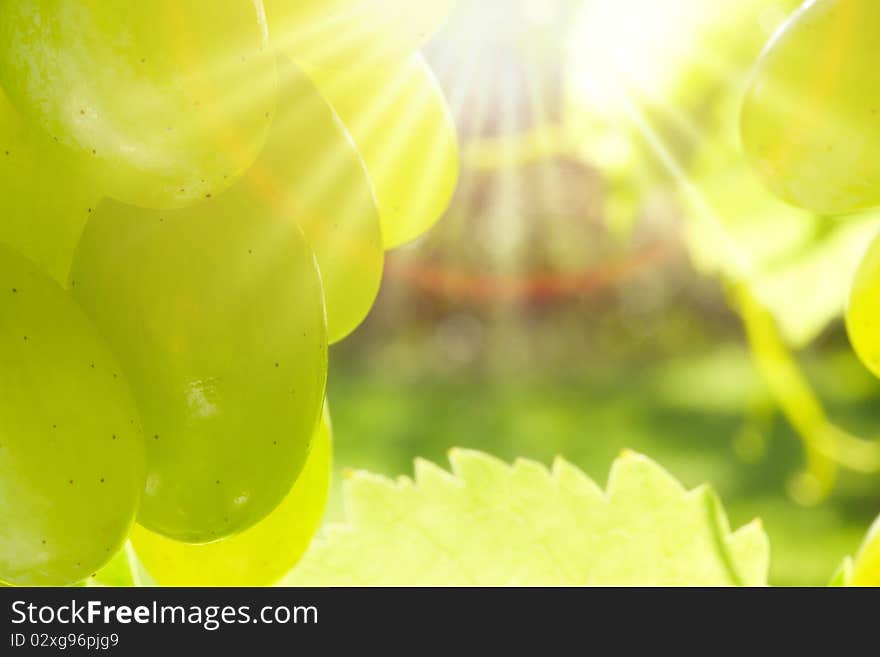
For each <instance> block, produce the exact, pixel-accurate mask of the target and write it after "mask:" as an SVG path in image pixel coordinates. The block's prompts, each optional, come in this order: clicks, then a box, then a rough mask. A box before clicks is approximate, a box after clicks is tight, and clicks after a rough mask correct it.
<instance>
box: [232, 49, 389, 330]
mask: <svg viewBox="0 0 880 657" xmlns="http://www.w3.org/2000/svg"><path fill="white" fill-rule="evenodd" d="M279 81H280V84H279V102H278V114H277V116H276V117H275V122H274V123H273V125H272V130H271V132H270V133H269V139H268V141H267V144H266V148H265V149H264V150H263V152H262V154H261V155H260V158H259V159H258V160H257V163H256V164H255V165H254V167H253V168H252V169H251V171H249V172H248V174H247V179H246V180H247V183H248V184H250V186H251V187H252V189H253V190H255V191H256V192H257V193H263V194H264V195H265V196H266V197H267V198H268V199H270V200H271V202H272V203H273V204H276V205H277V206H278V207H280V208H283V209H284V211H286V212H287V213H288V214H289V216H291V217H293V218H295V219H296V221H297V222H298V223H299V225H300V226H301V227H302V229H303V232H304V233H305V236H306V239H308V240H309V243H310V244H311V246H312V249H313V250H314V251H315V256H316V257H317V259H318V267H319V269H320V270H321V278H322V281H323V284H324V298H325V300H326V305H327V328H328V335H329V340H330V342H331V343H332V342H337V341H339V340H341V339H342V338H344V337H345V336H346V335H348V334H349V333H350V332H351V331H353V330H354V329H355V328H356V327H357V326H358V325H359V324H360V323H361V322H362V321H363V319H364V318H365V317H366V316H367V313H368V312H369V311H370V308H371V307H372V305H373V302H374V301H375V299H376V295H377V294H378V292H379V284H380V283H381V281H382V267H383V263H384V255H385V254H384V250H383V246H382V232H381V226H380V223H379V212H378V210H377V208H376V201H375V198H374V196H373V189H372V186H371V184H370V179H369V178H368V176H367V172H366V169H365V168H364V165H363V162H362V161H361V159H360V156H359V155H358V153H357V151H356V150H355V149H354V147H353V145H352V144H351V141H350V139H349V136H348V133H347V132H346V130H345V127H344V126H343V125H342V124H341V123H340V121H339V119H338V117H337V116H336V114H335V113H334V112H333V110H332V108H331V107H330V106H329V105H328V104H327V101H325V100H324V98H323V97H322V96H321V95H320V94H319V93H318V92H317V90H316V89H315V87H314V85H313V84H312V83H311V82H310V81H309V79H308V78H307V77H306V76H305V75H304V74H303V73H302V72H301V71H300V70H299V69H298V68H297V67H296V66H295V65H294V64H291V63H290V62H289V61H281V62H280V65H279Z"/></svg>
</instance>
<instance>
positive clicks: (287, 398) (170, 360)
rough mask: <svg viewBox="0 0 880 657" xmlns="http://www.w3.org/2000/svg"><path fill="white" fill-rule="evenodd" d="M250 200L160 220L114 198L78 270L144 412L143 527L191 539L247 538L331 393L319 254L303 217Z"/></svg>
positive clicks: (273, 502)
mask: <svg viewBox="0 0 880 657" xmlns="http://www.w3.org/2000/svg"><path fill="white" fill-rule="evenodd" d="M248 191H249V190H248V189H245V188H244V187H238V186H237V187H236V188H235V189H233V190H230V191H228V192H226V193H225V194H223V195H221V196H220V197H218V198H216V199H211V200H210V201H208V202H206V203H202V204H199V205H197V206H193V207H190V208H185V209H177V210H169V211H164V212H161V211H155V210H143V209H138V208H133V207H131V206H126V205H123V204H121V203H118V202H115V201H104V202H102V204H101V205H100V206H99V207H98V209H97V210H96V212H95V213H94V216H93V217H92V219H91V221H90V222H89V224H88V226H87V227H86V230H85V233H84V235H83V240H82V242H81V243H80V246H79V249H78V250H77V253H76V256H75V258H74V264H73V269H72V273H71V280H70V289H71V291H72V293H73V294H74V296H75V297H76V298H77V299H78V300H79V301H80V303H81V304H82V305H83V307H84V308H85V310H86V312H87V314H89V316H90V317H91V318H92V319H93V321H94V322H95V324H96V325H97V326H98V327H99V329H100V330H101V331H102V332H103V334H104V335H105V336H106V337H107V339H108V341H109V342H110V344H111V346H112V347H113V348H114V350H115V351H116V353H117V354H118V355H119V358H120V360H121V361H122V364H123V366H124V368H125V371H126V374H127V376H128V380H129V382H130V384H131V386H132V390H133V392H134V396H135V399H136V401H137V403H138V406H139V408H140V411H141V417H142V419H143V424H144V433H145V438H146V445H147V480H146V488H145V495H144V499H143V501H142V506H141V510H140V513H139V515H138V522H139V523H140V524H142V525H144V526H146V527H147V528H149V529H151V530H152V531H155V532H158V533H160V534H163V535H165V536H169V537H171V538H175V539H177V540H183V541H187V542H193V543H201V542H208V541H212V540H216V539H220V538H223V537H224V536H229V535H231V534H235V533H237V532H240V531H242V530H244V529H247V528H248V527H250V526H251V525H254V524H255V523H256V522H258V521H259V520H261V519H262V518H263V517H265V516H266V515H268V514H269V512H270V511H272V509H274V508H275V506H277V505H278V503H279V502H280V501H281V500H282V499H283V498H284V496H285V495H286V494H287V492H288V491H289V490H290V487H291V485H292V484H293V482H294V480H295V479H296V477H297V475H298V474H299V471H300V469H301V468H302V465H303V463H304V462H305V458H306V454H307V452H308V445H309V441H310V440H311V436H312V433H313V431H314V428H315V426H316V423H317V421H318V416H319V413H320V410H321V404H322V400H323V398H324V385H325V382H326V374H327V328H326V319H325V311H324V300H323V293H322V289H321V281H320V276H319V273H318V269H317V266H316V263H315V258H314V255H313V253H312V251H311V249H310V248H309V246H308V244H307V243H306V240H305V238H304V237H303V235H302V233H301V231H300V229H299V227H298V226H297V225H296V223H295V222H293V221H291V220H289V218H288V217H287V216H286V215H285V214H284V213H283V212H278V211H276V210H275V209H274V208H272V207H271V206H270V205H267V204H266V203H265V202H264V201H263V199H262V198H260V197H258V196H256V195H254V194H250V193H247V192H248Z"/></svg>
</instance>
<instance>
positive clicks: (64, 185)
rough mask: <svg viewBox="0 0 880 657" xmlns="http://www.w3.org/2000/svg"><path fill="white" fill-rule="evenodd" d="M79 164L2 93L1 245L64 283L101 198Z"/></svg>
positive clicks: (0, 163)
mask: <svg viewBox="0 0 880 657" xmlns="http://www.w3.org/2000/svg"><path fill="white" fill-rule="evenodd" d="M81 164H82V163H81V162H80V161H79V160H78V159H77V158H75V157H73V156H71V155H70V154H69V153H67V152H66V151H65V149H63V148H62V147H60V146H58V145H57V144H54V143H52V142H51V141H50V140H48V139H46V138H45V137H44V136H43V135H41V134H39V132H38V131H35V130H33V129H31V127H30V126H28V125H26V124H25V123H24V122H23V121H22V119H21V118H20V117H19V115H18V113H17V112H16V111H15V109H14V108H13V107H12V105H10V103H9V100H8V99H7V98H6V96H5V95H4V94H3V92H2V90H0V242H3V243H5V244H8V245H9V246H11V247H13V248H14V249H15V250H16V251H18V252H19V253H22V254H24V255H26V256H27V257H28V258H30V259H31V260H33V261H34V262H35V263H37V264H38V265H39V266H40V267H41V268H42V269H43V270H44V271H45V272H47V273H48V274H49V275H51V276H52V277H53V278H54V279H55V280H56V281H58V282H59V283H62V284H64V283H66V281H67V273H68V271H69V269H70V261H71V259H72V258H73V252H74V250H75V249H76V244H77V242H78V241H79V237H80V235H81V234H82V230H83V227H84V226H85V224H86V221H87V220H88V216H89V213H90V212H91V211H92V209H93V208H94V207H95V206H96V205H97V203H98V200H99V198H100V194H99V192H98V191H97V190H96V189H95V188H94V186H93V185H92V184H91V183H90V181H89V179H88V176H87V175H86V174H85V173H83V169H82V166H81Z"/></svg>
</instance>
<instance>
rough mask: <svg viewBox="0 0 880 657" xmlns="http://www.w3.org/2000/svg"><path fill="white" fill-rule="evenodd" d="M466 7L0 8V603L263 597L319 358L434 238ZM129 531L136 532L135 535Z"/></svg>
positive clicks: (283, 566)
mask: <svg viewBox="0 0 880 657" xmlns="http://www.w3.org/2000/svg"><path fill="white" fill-rule="evenodd" d="M451 9H452V1H451V0H432V2H429V3H419V7H418V10H416V7H415V5H414V4H412V3H409V2H402V1H401V0H332V1H331V2H327V1H326V0H321V1H320V2H318V1H311V0H308V1H305V2H304V1H302V0H265V3H263V2H261V1H260V0H229V1H228V2H222V3H217V2H214V1H213V0H193V1H191V2H185V3H180V2H176V1H175V0H140V1H139V2H134V1H132V0H122V1H121V2H112V3H108V2H103V1H102V0H34V1H33V2H27V3H20V2H14V1H13V0H0V393H2V394H0V581H2V582H5V583H10V584H24V585H28V584H69V583H74V582H77V581H79V580H82V579H83V578H85V577H88V576H89V575H90V574H92V573H93V572H94V571H96V570H97V569H98V568H100V567H101V566H102V565H104V564H105V563H106V562H107V561H108V560H109V559H110V558H111V557H112V555H113V554H114V552H116V551H117V550H118V549H119V548H120V546H121V545H122V544H123V543H124V541H126V540H127V539H128V537H129V535H131V537H132V540H133V542H134V544H135V546H136V548H137V550H138V553H139V554H140V555H141V557H142V558H143V560H144V562H145V563H146V564H147V565H148V566H149V567H150V568H152V569H154V570H155V576H156V578H157V579H158V580H159V581H163V582H166V581H167V582H170V583H181V582H183V583H188V582H193V583H241V584H249V583H272V582H273V581H275V580H277V579H278V578H279V577H280V576H281V575H282V574H283V573H284V572H285V571H286V570H287V569H289V568H290V567H291V566H292V565H293V563H294V562H295V561H296V560H297V559H298V558H299V556H300V555H301V554H302V552H303V551H304V549H305V547H306V546H307V545H308V543H309V541H310V540H311V537H312V535H313V534H314V532H315V531H316V528H317V525H318V522H319V520H320V516H321V513H322V510H323V506H324V502H325V498H326V493H327V488H328V479H329V462H330V437H329V419H328V418H327V417H326V410H325V417H324V419H323V420H322V408H323V406H324V393H325V384H326V376H327V359H328V345H330V344H332V343H335V342H337V341H339V340H341V339H343V338H344V337H346V336H347V335H348V334H349V333H351V331H353V330H354V329H355V328H356V327H357V326H358V325H359V324H360V323H361V322H362V321H363V320H364V318H365V317H366V315H367V314H368V312H369V310H370V308H371V306H372V305H373V303H374V301H375V297H376V295H377V293H378V289H379V284H380V280H381V275H382V268H383V261H384V252H385V250H386V249H389V248H392V247H395V246H398V245H401V244H403V243H405V242H408V241H410V240H412V239H414V238H416V237H418V236H419V235H421V234H422V233H423V232H425V231H426V230H427V229H428V228H430V226H431V225H432V224H433V223H434V222H435V221H436V220H437V219H438V218H439V217H440V216H441V214H442V213H443V212H444V211H445V208H446V206H447V205H448V203H449V201H450V198H451V195H452V192H453V189H454V186H455V183H456V180H457V175H458V153H457V145H456V138H455V131H454V128H453V124H452V120H451V118H450V112H449V110H448V108H447V106H446V103H445V101H444V99H443V96H442V93H441V92H440V89H439V87H438V85H437V83H436V81H435V79H434V77H433V75H432V73H431V72H430V70H429V69H428V67H427V65H426V63H425V61H424V60H423V59H422V57H421V55H420V54H419V53H418V52H417V51H418V48H419V47H420V46H421V45H422V44H423V43H424V41H425V40H426V39H427V38H428V36H430V34H432V33H433V32H435V31H436V30H437V29H439V27H440V25H441V24H442V23H443V22H444V20H445V18H446V16H447V15H448V14H449V12H450V11H451ZM135 522H136V523H137V527H136V528H135V529H134V532H133V533H132V527H133V526H134V523H135Z"/></svg>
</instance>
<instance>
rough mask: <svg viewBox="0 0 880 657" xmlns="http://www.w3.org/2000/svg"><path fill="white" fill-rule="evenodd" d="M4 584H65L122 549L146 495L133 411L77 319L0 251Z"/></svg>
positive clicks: (54, 292)
mask: <svg viewBox="0 0 880 657" xmlns="http://www.w3.org/2000/svg"><path fill="white" fill-rule="evenodd" d="M0 363H2V367H0V580H3V581H5V582H7V583H10V584H19V585H47V584H51V585H61V584H70V583H73V582H76V581H79V580H81V579H83V578H84V577H87V576H88V575H90V574H91V573H93V572H94V571H95V570H97V569H98V568H100V567H101V566H102V565H103V564H104V563H106V562H107V561H109V559H110V558H111V557H112V556H113V554H114V553H115V552H116V551H117V549H118V548H119V547H120V545H122V543H123V542H124V541H125V538H126V535H127V534H128V531H129V528H130V527H131V524H132V522H133V521H134V516H135V513H136V512H137V505H138V500H139V498H140V495H141V491H142V490H143V485H144V448H143V440H142V434H141V428H140V422H139V419H138V415H137V411H136V409H135V406H134V402H133V400H132V398H131V394H130V392H129V389H128V386H127V384H126V383H125V380H124V378H123V376H122V371H121V369H120V367H119V365H118V363H117V362H116V360H115V359H114V357H113V356H112V354H111V353H110V350H109V348H108V347H107V346H106V344H105V343H104V342H103V340H102V339H101V338H100V337H99V336H98V334H97V333H96V331H95V329H94V327H93V326H92V325H91V324H90V323H89V321H88V320H87V319H86V317H85V315H84V314H83V312H82V310H80V308H79V307H78V306H77V304H76V303H75V302H74V301H73V299H71V298H70V297H69V296H68V295H67V294H66V293H65V292H64V290H62V289H61V287H60V286H59V285H58V284H57V283H55V282H54V281H52V280H51V279H50V278H49V277H47V276H46V275H45V274H43V273H41V272H39V270H38V268H37V266H36V265H35V264H34V263H32V262H31V261H29V260H27V259H25V258H23V257H22V256H20V255H18V254H17V253H15V252H13V251H11V250H10V249H8V248H6V247H0Z"/></svg>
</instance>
